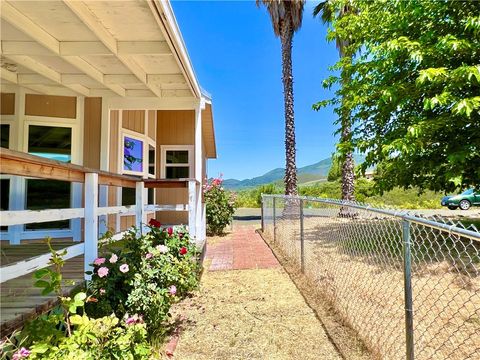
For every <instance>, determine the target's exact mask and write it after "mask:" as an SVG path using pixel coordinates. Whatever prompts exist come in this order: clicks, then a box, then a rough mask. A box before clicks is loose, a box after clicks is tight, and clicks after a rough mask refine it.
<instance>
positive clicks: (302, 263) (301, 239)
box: [300, 199, 305, 273]
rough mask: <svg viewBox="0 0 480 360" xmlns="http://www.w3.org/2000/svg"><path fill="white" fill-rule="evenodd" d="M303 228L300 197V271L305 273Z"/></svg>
mask: <svg viewBox="0 0 480 360" xmlns="http://www.w3.org/2000/svg"><path fill="white" fill-rule="evenodd" d="M303 229H304V228H303V199H300V263H301V270H302V273H305V236H304V231H303Z"/></svg>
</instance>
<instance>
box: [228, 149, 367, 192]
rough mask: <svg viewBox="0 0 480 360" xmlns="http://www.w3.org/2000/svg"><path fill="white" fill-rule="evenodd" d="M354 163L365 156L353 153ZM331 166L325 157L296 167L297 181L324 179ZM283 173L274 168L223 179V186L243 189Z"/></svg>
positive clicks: (283, 173) (270, 180)
mask: <svg viewBox="0 0 480 360" xmlns="http://www.w3.org/2000/svg"><path fill="white" fill-rule="evenodd" d="M354 159H355V165H358V164H361V163H362V162H363V161H365V156H363V155H360V154H355V155H354ZM331 167H332V158H331V157H329V158H326V159H323V160H321V161H319V162H316V163H315V164H311V165H307V166H304V167H301V168H298V169H297V176H298V183H299V184H304V183H307V182H311V181H319V180H325V179H326V178H327V175H328V172H329V171H330V168H331ZM284 175H285V169H283V168H276V169H273V170H270V171H268V172H267V173H265V174H263V175H261V176H257V177H254V178H251V179H245V180H237V179H225V180H224V182H223V186H224V187H225V188H226V189H229V190H243V189H248V188H252V187H256V186H259V185H265V184H270V183H274V182H278V181H282V180H283V176H284Z"/></svg>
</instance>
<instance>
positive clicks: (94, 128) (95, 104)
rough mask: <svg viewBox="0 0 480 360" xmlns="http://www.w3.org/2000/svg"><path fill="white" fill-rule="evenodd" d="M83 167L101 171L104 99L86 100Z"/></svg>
mask: <svg viewBox="0 0 480 360" xmlns="http://www.w3.org/2000/svg"><path fill="white" fill-rule="evenodd" d="M84 116H85V117H84V119H85V120H84V127H83V129H84V143H83V165H84V166H87V167H90V168H94V169H100V133H101V123H102V98H85V109H84Z"/></svg>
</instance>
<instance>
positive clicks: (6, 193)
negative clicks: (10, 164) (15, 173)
mask: <svg viewBox="0 0 480 360" xmlns="http://www.w3.org/2000/svg"><path fill="white" fill-rule="evenodd" d="M0 184H1V188H0V191H1V192H0V199H1V210H2V211H5V210H8V203H9V201H10V179H0ZM7 230H8V226H1V227H0V231H7Z"/></svg>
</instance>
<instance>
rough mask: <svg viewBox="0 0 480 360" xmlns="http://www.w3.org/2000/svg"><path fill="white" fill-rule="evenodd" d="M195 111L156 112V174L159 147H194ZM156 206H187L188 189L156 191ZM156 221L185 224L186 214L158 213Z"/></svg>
mask: <svg viewBox="0 0 480 360" xmlns="http://www.w3.org/2000/svg"><path fill="white" fill-rule="evenodd" d="M194 144H195V111H193V110H162V111H160V110H159V111H157V174H160V173H161V171H160V166H161V165H160V164H161V152H160V146H161V145H194ZM156 200H157V204H161V205H172V204H188V189H185V188H184V189H158V190H157V192H156ZM156 219H157V220H158V221H160V222H161V223H163V224H171V225H176V224H187V223H188V213H187V212H179V211H160V212H157V213H156Z"/></svg>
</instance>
